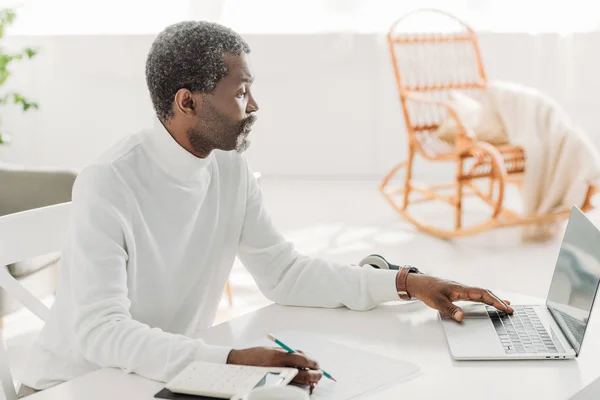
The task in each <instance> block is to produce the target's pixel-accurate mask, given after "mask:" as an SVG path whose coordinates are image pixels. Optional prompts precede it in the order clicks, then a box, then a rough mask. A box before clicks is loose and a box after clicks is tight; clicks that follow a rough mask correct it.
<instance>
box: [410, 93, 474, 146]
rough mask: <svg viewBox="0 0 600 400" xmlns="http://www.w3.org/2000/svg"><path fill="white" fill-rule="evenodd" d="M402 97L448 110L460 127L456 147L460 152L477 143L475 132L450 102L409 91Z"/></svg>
mask: <svg viewBox="0 0 600 400" xmlns="http://www.w3.org/2000/svg"><path fill="white" fill-rule="evenodd" d="M400 97H401V98H403V99H407V100H411V101H415V102H418V103H427V104H433V105H437V106H441V107H444V108H445V109H446V112H447V113H448V116H449V117H450V118H452V119H453V120H454V121H455V122H456V125H457V126H458V132H457V136H456V145H457V147H458V148H459V151H461V152H462V150H464V149H465V148H467V147H471V146H472V145H473V144H475V142H477V137H476V136H475V133H474V132H473V130H472V129H471V128H469V127H468V126H467V125H466V124H465V123H464V122H463V121H462V119H461V117H460V115H459V114H458V112H457V111H456V109H455V108H454V106H453V105H452V104H451V103H450V102H449V101H446V100H440V99H435V98H433V97H429V96H426V95H423V94H420V93H416V92H412V91H409V90H403V91H402V92H401V93H400Z"/></svg>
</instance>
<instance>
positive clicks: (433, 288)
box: [406, 274, 514, 321]
mask: <svg viewBox="0 0 600 400" xmlns="http://www.w3.org/2000/svg"><path fill="white" fill-rule="evenodd" d="M406 290H407V291H408V293H409V294H410V295H411V297H415V298H417V299H419V300H421V301H422V302H423V303H425V304H427V305H428V306H429V307H431V308H434V309H436V310H438V311H439V312H440V313H441V314H442V315H443V316H444V317H451V318H452V319H454V320H456V321H462V319H463V317H464V314H465V313H464V311H463V309H462V308H460V307H458V306H457V305H455V304H454V303H453V302H454V301H457V300H467V301H476V302H480V303H485V304H488V305H490V306H494V307H496V308H497V309H498V310H501V311H504V312H507V313H512V312H513V311H514V310H513V308H512V307H511V306H510V302H509V301H507V300H500V299H499V298H498V297H497V296H496V295H495V294H494V293H492V292H490V291H489V290H485V289H479V288H475V287H470V286H466V285H462V284H460V283H456V282H452V281H447V280H444V279H439V278H435V277H432V276H428V275H420V274H408V276H407V277H406Z"/></svg>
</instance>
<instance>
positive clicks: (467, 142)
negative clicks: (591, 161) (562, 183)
mask: <svg viewBox="0 0 600 400" xmlns="http://www.w3.org/2000/svg"><path fill="white" fill-rule="evenodd" d="M427 20H429V21H430V23H429V24H427ZM424 21H425V22H424ZM433 21H435V22H433ZM429 27H435V32H433V31H429V30H428V29H427V28H429ZM442 28H444V31H443V32H440V29H442ZM388 43H389V49H390V52H391V56H392V63H393V69H394V74H395V78H396V84H397V86H398V91H399V95H400V102H401V105H402V110H403V114H404V121H405V124H406V131H407V133H408V159H407V160H406V161H405V162H402V163H400V164H398V165H396V166H395V167H394V168H393V169H392V170H391V171H390V172H389V173H388V174H387V176H386V177H385V179H384V180H383V182H382V184H381V186H380V191H381V192H382V194H383V195H384V196H385V198H386V199H387V200H388V202H389V203H390V204H391V206H392V207H393V208H394V209H395V210H396V211H397V212H398V213H399V214H401V215H402V216H403V217H404V218H405V219H407V220H408V221H410V222H411V223H413V224H414V225H415V226H416V227H417V228H418V229H420V230H421V231H424V232H426V233H429V234H431V235H434V236H436V237H439V238H443V239H451V238H456V237H461V236H465V235H472V234H477V233H480V232H484V231H486V230H489V229H492V228H497V227H508V226H517V225H525V224H539V223H546V222H549V223H550V222H554V221H556V220H557V219H561V218H567V217H568V215H569V210H565V211H560V212H555V213H552V214H547V215H540V216H534V217H531V216H529V217H527V216H523V215H520V214H519V213H518V212H515V211H512V210H510V209H508V208H507V207H505V204H504V203H505V201H504V200H505V192H506V187H507V185H508V184H516V185H521V184H522V180H523V179H522V178H523V173H524V171H525V156H526V155H525V152H524V150H523V148H521V147H517V146H513V145H510V144H504V145H498V146H493V145H491V144H489V143H486V142H482V141H478V140H477V138H476V137H475V134H474V132H473V131H472V130H471V129H470V128H468V127H467V126H466V125H465V124H464V123H463V121H462V120H461V117H460V115H459V114H458V112H457V111H456V110H455V109H454V108H453V106H452V105H451V103H450V102H449V101H448V98H449V94H450V91H452V90H460V91H464V92H466V93H467V94H468V95H470V96H473V97H478V96H482V95H483V91H484V90H485V89H486V87H487V77H486V73H485V70H484V66H483V63H482V60H481V54H480V51H479V46H478V41H477V36H476V34H475V32H474V31H473V29H472V28H471V27H469V26H468V25H467V24H466V23H464V22H463V21H461V20H460V19H458V18H456V17H455V16H453V15H451V14H448V13H446V12H443V11H439V10H418V11H414V12H411V13H409V14H406V15H405V16H403V17H401V18H400V19H398V20H397V21H396V22H395V23H394V24H393V25H392V27H391V29H390V31H389V33H388ZM446 118H452V119H453V120H454V121H455V123H456V126H457V135H456V139H455V141H454V143H452V144H451V143H449V142H447V141H444V140H441V139H440V138H438V137H437V135H436V134H435V133H436V130H437V129H438V127H439V126H440V124H441V123H442V122H443V121H444V120H445V119H446ZM416 156H421V157H424V158H425V159H426V160H429V161H440V162H454V163H455V164H456V176H455V178H454V181H453V182H452V183H450V184H445V185H423V184H418V183H417V182H415V180H414V179H413V164H414V161H415V157H416ZM401 170H404V177H403V178H404V182H403V184H401V185H400V187H398V185H396V186H395V187H394V185H393V179H394V178H395V177H398V176H400V177H401V175H400V171H401ZM481 180H488V181H489V182H487V184H489V186H485V187H483V188H482V187H481V185H477V184H476V182H477V181H480V183H481ZM484 183H486V182H485V181H484ZM488 188H489V189H488ZM448 191H450V193H448ZM485 191H487V193H485ZM595 191H596V188H595V187H594V186H593V185H591V184H590V187H589V190H588V192H587V198H586V200H585V202H584V203H583V204H582V205H579V206H580V208H581V209H582V210H583V211H589V210H590V209H592V208H593V207H592V204H591V201H590V200H591V197H592V195H593V194H594V193H595ZM414 194H417V195H419V194H420V195H421V196H420V197H419V198H414V196H412V195H414ZM473 195H474V196H477V197H479V198H480V199H481V200H482V201H483V202H485V203H486V204H487V205H488V206H489V207H490V208H491V214H490V216H489V218H488V219H487V220H484V221H483V222H478V223H476V224H474V225H472V226H463V200H464V199H465V197H466V196H473ZM428 201H443V202H445V203H448V204H449V205H450V206H452V207H453V208H454V213H455V216H454V224H453V225H454V229H451V228H448V227H445V228H444V227H439V226H434V225H430V224H427V223H425V222H422V221H420V220H419V219H417V218H416V217H415V216H414V214H413V213H412V212H409V206H410V205H411V204H416V203H423V202H428Z"/></svg>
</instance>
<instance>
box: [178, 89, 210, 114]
mask: <svg viewBox="0 0 600 400" xmlns="http://www.w3.org/2000/svg"><path fill="white" fill-rule="evenodd" d="M202 100H203V99H202V96H200V95H194V93H192V92H190V91H189V90H188V89H179V90H178V91H177V93H175V105H174V108H175V110H176V111H179V112H180V113H181V114H183V115H185V116H188V117H193V116H196V115H198V113H199V112H200V109H201V108H202Z"/></svg>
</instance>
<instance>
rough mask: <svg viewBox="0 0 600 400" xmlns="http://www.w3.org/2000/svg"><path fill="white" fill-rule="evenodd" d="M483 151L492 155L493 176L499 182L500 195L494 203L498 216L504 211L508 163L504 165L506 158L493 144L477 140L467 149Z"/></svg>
mask: <svg viewBox="0 0 600 400" xmlns="http://www.w3.org/2000/svg"><path fill="white" fill-rule="evenodd" d="M477 152H483V153H485V154H487V155H488V156H489V157H490V167H491V177H490V179H492V180H493V181H497V182H498V197H497V199H496V204H495V205H494V211H493V214H492V216H493V218H496V217H497V216H498V215H499V214H500V212H501V211H502V204H503V201H504V187H505V185H506V179H507V178H508V172H507V171H506V165H504V158H503V157H502V154H500V151H498V149H497V148H496V147H494V146H493V145H491V144H489V143H486V142H477V143H476V144H474V145H473V146H471V147H470V148H468V149H467V150H466V153H467V154H471V155H474V153H477Z"/></svg>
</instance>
